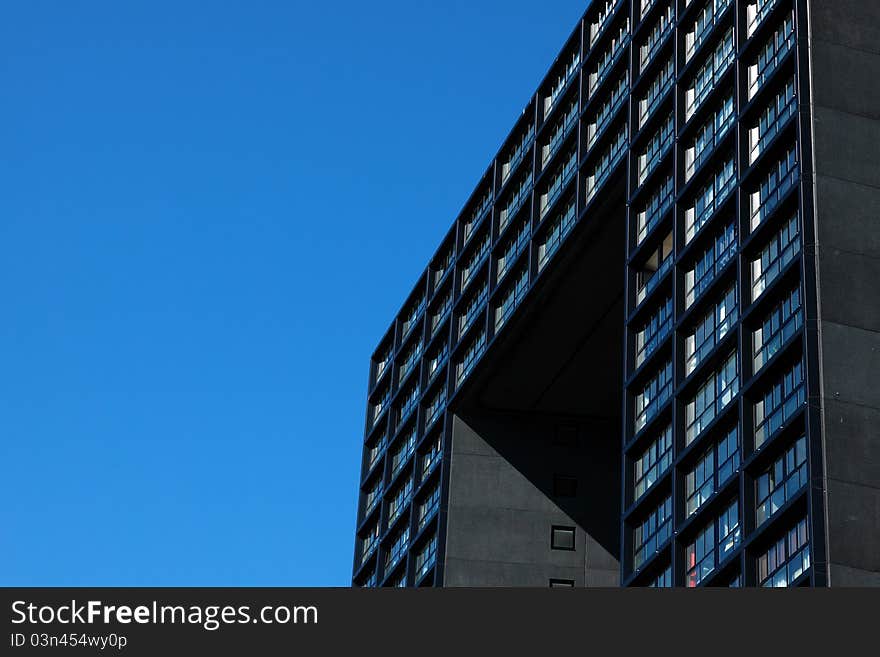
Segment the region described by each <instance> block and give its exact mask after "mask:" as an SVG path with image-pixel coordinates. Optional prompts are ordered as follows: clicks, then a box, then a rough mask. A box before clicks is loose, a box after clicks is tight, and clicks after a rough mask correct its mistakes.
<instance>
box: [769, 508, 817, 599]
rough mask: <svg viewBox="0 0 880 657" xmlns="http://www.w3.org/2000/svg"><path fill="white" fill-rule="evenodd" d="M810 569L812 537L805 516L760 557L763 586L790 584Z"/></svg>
mask: <svg viewBox="0 0 880 657" xmlns="http://www.w3.org/2000/svg"><path fill="white" fill-rule="evenodd" d="M809 569H810V539H809V533H808V530H807V519H806V518H803V519H802V520H801V521H800V522H798V523H797V524H796V525H795V526H794V527H793V528H792V529H790V530H789V531H788V532H787V533H786V534H785V536H783V537H782V538H781V539H779V540H778V541H777V542H776V543H775V544H774V545H773V546H772V547H771V548H770V549H769V550H767V552H765V553H764V554H762V555H761V556H760V557H758V583H759V584H760V585H761V586H774V587H783V586H790V585H791V584H792V583H794V581H795V580H796V579H797V578H798V577H800V576H801V575H803V574H804V573H805V572H807V570H809Z"/></svg>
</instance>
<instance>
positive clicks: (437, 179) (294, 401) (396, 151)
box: [0, 0, 586, 586]
mask: <svg viewBox="0 0 880 657" xmlns="http://www.w3.org/2000/svg"><path fill="white" fill-rule="evenodd" d="M585 6H586V3H585V2H583V0H582V1H580V2H575V1H572V0H544V1H543V2H541V3H536V2H523V1H519V0H513V1H512V0H504V1H501V0H483V1H479V2H474V1H473V0H471V1H465V0H452V1H449V0H447V1H444V2H427V1H414V0H408V1H403V0H393V1H382V0H377V1H376V2H372V3H362V2H334V3H320V2H318V3H315V2H308V3H306V2H298V1H288V2H283V1H281V0H277V1H274V2H269V1H258V0H248V1H247V2H245V1H243V0H241V1H235V2H232V1H229V2H212V3H205V2H190V1H183V0H176V1H175V2H165V1H159V0H151V1H150V2H134V1H133V2H125V3H120V2H111V1H109V0H108V1H106V2H98V1H91V2H89V1H86V2H77V3H73V2H65V1H62V0H57V1H55V2H47V1H43V0H30V1H29V2H20V3H7V4H6V5H5V6H4V8H3V12H2V20H0V81H2V86H3V102H2V103H0V118H2V120H0V151H2V157H0V291H2V304H3V311H2V314H0V317H2V322H0V499H2V500H3V501H2V503H0V575H2V576H0V585H25V586H30V585H44V586H49V585H57V586H64V585H69V586H78V585H79V586H91V585H94V586H101V585H104V586H125V585H133V586H134V585H144V586H146V585H155V586H162V585H168V586H184V585H192V586H198V585H206V586H223V585H229V586H239V585H254V586H296V585H302V586H319V585H336V586H345V585H348V583H349V577H350V570H351V561H352V548H353V529H354V522H355V502H356V495H355V492H356V486H357V478H358V470H359V465H360V443H361V439H362V429H363V419H364V404H365V393H366V382H367V365H368V358H369V355H370V353H371V352H372V350H373V348H374V346H375V343H376V342H377V341H378V339H379V338H380V337H381V335H382V334H383V332H384V331H385V329H386V327H387V326H388V324H389V323H390V321H391V319H392V318H393V316H394V313H395V312H396V311H397V310H398V308H399V306H400V304H401V302H402V301H403V299H404V296H405V295H406V294H407V293H408V292H409V290H410V289H411V287H412V285H413V283H414V282H415V279H416V277H417V276H418V274H419V273H420V272H421V271H422V269H423V267H424V266H425V264H426V263H427V259H428V257H429V256H430V255H431V253H432V252H433V251H434V249H435V247H436V246H437V245H438V243H439V240H440V238H441V237H442V236H443V235H444V234H445V231H446V230H447V229H448V227H449V226H450V225H451V222H452V221H453V219H454V218H455V216H456V214H457V212H458V211H459V209H460V207H461V205H462V203H463V202H464V201H465V200H466V198H467V196H468V195H469V193H470V192H471V190H472V187H473V185H474V184H475V183H476V182H477V179H478V177H479V175H480V174H481V173H482V172H483V170H484V169H485V167H486V165H487V163H488V162H489V160H490V158H491V157H492V155H493V154H494V152H495V151H496V150H497V148H498V146H499V145H500V143H501V141H502V139H503V138H504V137H505V135H506V133H507V131H508V129H509V128H510V127H512V125H513V122H514V120H515V119H516V117H517V116H518V115H519V113H520V111H521V110H522V108H523V106H524V105H525V103H526V101H527V99H528V97H529V95H530V94H531V93H532V91H533V90H534V88H535V86H536V85H537V83H538V82H539V81H540V79H541V77H542V76H543V75H544V73H545V72H546V69H547V67H548V66H549V64H550V63H551V61H552V59H553V57H554V56H555V55H556V53H557V51H558V49H559V48H560V47H561V46H562V44H563V42H564V40H565V38H566V37H567V36H568V34H569V33H570V31H571V29H572V28H573V27H574V25H575V23H576V21H577V19H578V18H579V16H580V15H581V13H582V12H583V10H584V7H585Z"/></svg>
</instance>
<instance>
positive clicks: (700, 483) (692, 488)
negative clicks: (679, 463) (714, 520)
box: [684, 428, 740, 518]
mask: <svg viewBox="0 0 880 657" xmlns="http://www.w3.org/2000/svg"><path fill="white" fill-rule="evenodd" d="M739 454H740V452H739V432H738V430H737V429H736V428H733V429H732V430H730V431H729V432H728V433H727V435H726V436H725V437H724V438H722V439H721V440H720V441H719V442H718V443H717V444H715V445H712V447H710V448H709V449H708V450H707V451H706V452H705V453H704V454H703V455H702V456H701V457H700V460H699V461H698V462H697V464H696V465H695V466H694V467H693V468H692V469H691V470H690V471H688V472H687V473H686V474H685V478H684V497H685V517H686V518H690V517H691V516H692V515H693V514H694V513H696V512H697V510H698V509H699V508H700V507H701V506H703V504H704V503H705V502H706V501H707V500H708V499H709V498H710V497H711V496H712V494H713V493H714V492H715V491H717V490H719V489H720V488H721V486H723V485H724V484H725V483H726V482H727V480H728V479H730V477H731V476H732V475H733V473H734V472H735V471H736V468H737V467H739V462H740V457H739Z"/></svg>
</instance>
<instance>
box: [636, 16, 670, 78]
mask: <svg viewBox="0 0 880 657" xmlns="http://www.w3.org/2000/svg"><path fill="white" fill-rule="evenodd" d="M673 13H674V11H673V7H672V4H671V3H670V4H668V5H667V6H666V10H665V11H664V12H663V13H662V14H660V17H659V18H658V19H657V23H656V24H655V25H654V27H653V29H652V30H651V33H650V34H648V36H647V38H646V39H645V43H643V44H642V45H641V46H640V47H639V70H642V71H644V70H645V67H646V66H647V65H648V64H649V63H650V61H651V60H652V59H653V58H654V55H656V54H657V51H658V50H659V49H660V46H661V45H662V44H663V41H664V37H665V36H666V35H667V34H669V33H670V32H671V31H672V29H671V28H672V26H673V25H674V23H675V21H674V19H673Z"/></svg>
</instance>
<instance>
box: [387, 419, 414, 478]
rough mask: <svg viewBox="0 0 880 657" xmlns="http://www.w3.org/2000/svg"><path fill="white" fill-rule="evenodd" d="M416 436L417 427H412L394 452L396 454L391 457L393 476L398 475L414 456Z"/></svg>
mask: <svg viewBox="0 0 880 657" xmlns="http://www.w3.org/2000/svg"><path fill="white" fill-rule="evenodd" d="M416 436H417V432H416V429H415V427H412V428H411V429H410V430H409V433H407V435H406V437H404V439H403V440H402V441H401V442H400V445H398V447H397V449H395V450H394V454H393V455H392V457H391V472H392V474H397V471H398V470H400V468H401V467H402V466H403V465H404V464H405V463H406V462H407V460H408V459H409V457H410V456H411V455H412V453H413V450H414V449H415V447H416Z"/></svg>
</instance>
